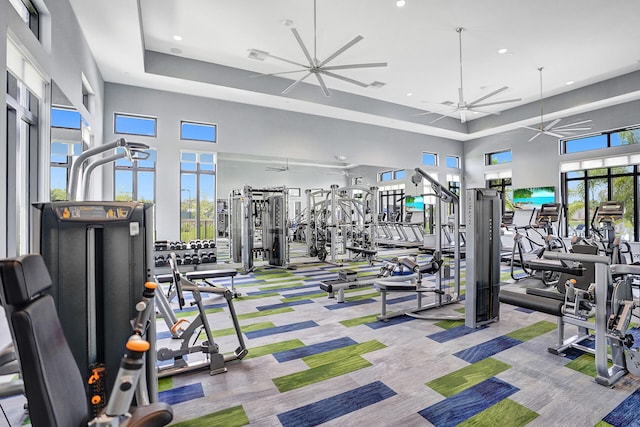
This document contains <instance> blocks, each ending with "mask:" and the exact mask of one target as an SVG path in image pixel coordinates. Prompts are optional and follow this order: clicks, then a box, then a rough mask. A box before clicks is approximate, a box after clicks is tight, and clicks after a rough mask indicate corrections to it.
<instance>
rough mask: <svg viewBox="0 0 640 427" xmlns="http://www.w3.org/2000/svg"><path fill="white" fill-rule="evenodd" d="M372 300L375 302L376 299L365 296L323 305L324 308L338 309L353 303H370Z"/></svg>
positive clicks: (351, 305) (350, 305)
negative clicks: (365, 297) (354, 299)
mask: <svg viewBox="0 0 640 427" xmlns="http://www.w3.org/2000/svg"><path fill="white" fill-rule="evenodd" d="M372 302H376V300H374V299H373V298H367V299H360V300H356V301H349V302H339V303H336V304H331V305H325V306H324V308H326V309H328V310H338V309H341V308H349V307H353V306H354V305H362V304H371V303H372Z"/></svg>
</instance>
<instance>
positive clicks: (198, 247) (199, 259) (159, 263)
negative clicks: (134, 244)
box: [153, 240, 218, 274]
mask: <svg viewBox="0 0 640 427" xmlns="http://www.w3.org/2000/svg"><path fill="white" fill-rule="evenodd" d="M171 252H173V253H175V254H176V260H177V261H178V268H179V269H180V271H183V272H187V271H197V270H198V269H199V268H204V269H209V268H211V265H214V264H216V263H217V262H218V257H217V251H216V242H215V240H192V241H190V242H174V241H171V242H170V241H168V240H157V241H156V242H155V243H154V251H153V259H154V265H155V269H154V271H155V273H156V274H158V273H160V272H163V271H164V270H165V269H167V270H168V269H169V261H168V259H169V254H171Z"/></svg>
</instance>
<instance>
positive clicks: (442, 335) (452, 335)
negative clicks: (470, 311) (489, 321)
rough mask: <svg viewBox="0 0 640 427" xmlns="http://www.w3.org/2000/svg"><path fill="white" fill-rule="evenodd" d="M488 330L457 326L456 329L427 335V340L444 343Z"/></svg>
mask: <svg viewBox="0 0 640 427" xmlns="http://www.w3.org/2000/svg"><path fill="white" fill-rule="evenodd" d="M484 328H486V326H482V327H480V328H469V327H467V326H456V327H455V328H451V329H446V330H444V331H441V332H436V333H435V334H431V335H427V338H431V339H432V340H434V341H436V342H439V343H444V342H447V341H451V340H454V339H456V338H460V337H463V336H465V335H469V334H472V333H474V332H477V331H480V330H482V329H484Z"/></svg>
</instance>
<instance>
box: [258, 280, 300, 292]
mask: <svg viewBox="0 0 640 427" xmlns="http://www.w3.org/2000/svg"><path fill="white" fill-rule="evenodd" d="M285 282H286V283H285ZM274 283H278V285H276V286H260V287H259V288H258V289H260V291H262V292H264V291H279V290H280V289H289V288H292V287H297V286H303V285H304V283H303V282H301V281H300V278H298V277H295V278H292V279H291V280H287V281H284V280H278V281H277V282H269V284H270V285H271V284H274ZM280 283H282V284H280Z"/></svg>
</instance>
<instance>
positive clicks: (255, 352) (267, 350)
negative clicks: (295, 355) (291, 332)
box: [245, 339, 304, 359]
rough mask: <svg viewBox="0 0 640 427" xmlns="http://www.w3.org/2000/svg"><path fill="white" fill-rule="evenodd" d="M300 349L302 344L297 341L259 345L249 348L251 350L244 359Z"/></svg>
mask: <svg viewBox="0 0 640 427" xmlns="http://www.w3.org/2000/svg"><path fill="white" fill-rule="evenodd" d="M300 347H304V343H303V342H302V341H300V340H299V339H295V340H288V341H282V342H276V343H273V344H267V345H261V346H258V347H251V350H250V351H249V354H248V355H247V356H246V357H245V359H251V358H253V357H260V356H264V355H267V354H273V353H277V352H279V351H285V350H293V349H294V348H300Z"/></svg>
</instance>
